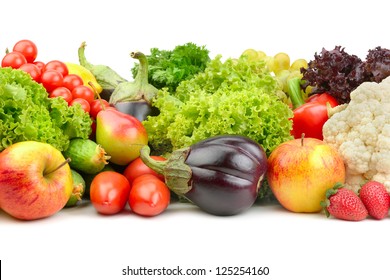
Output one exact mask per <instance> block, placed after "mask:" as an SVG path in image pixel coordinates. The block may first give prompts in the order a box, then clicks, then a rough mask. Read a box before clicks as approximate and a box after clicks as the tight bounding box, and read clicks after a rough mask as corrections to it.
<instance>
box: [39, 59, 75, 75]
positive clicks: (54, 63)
mask: <svg viewBox="0 0 390 280" xmlns="http://www.w3.org/2000/svg"><path fill="white" fill-rule="evenodd" d="M47 70H56V71H58V72H60V73H61V74H62V77H65V76H66V75H68V73H69V70H68V66H66V64H65V63H63V62H62V61H59V60H51V61H49V62H48V63H46V65H45V67H44V68H43V70H42V71H43V72H45V71H47Z"/></svg>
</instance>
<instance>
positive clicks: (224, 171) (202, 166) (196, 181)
mask: <svg viewBox="0 0 390 280" xmlns="http://www.w3.org/2000/svg"><path fill="white" fill-rule="evenodd" d="M140 157H141V159H142V161H143V162H144V163H145V164H146V165H147V166H149V167H150V168H152V169H153V170H155V171H156V172H158V173H160V174H163V175H164V178H165V183H166V185H167V186H168V188H169V189H170V190H171V191H173V192H174V193H176V194H177V195H179V196H184V197H186V198H187V199H188V200H190V201H191V202H192V203H194V204H195V205H197V206H198V207H199V208H200V209H202V210H203V211H205V212H207V213H210V214H213V215H217V216H231V215H236V214H238V213H241V212H243V211H245V210H247V209H249V208H250V207H251V206H252V205H253V204H254V202H255V201H256V199H257V196H258V192H259V188H260V187H261V184H262V182H263V179H264V177H265V174H266V172H267V156H266V153H265V151H264V149H263V147H262V146H261V145H259V144H258V143H257V142H255V141H253V140H252V139H250V138H248V137H245V136H240V135H219V136H214V137H210V138H208V139H205V140H202V141H199V142H198V143H196V144H194V145H192V146H190V147H187V148H183V149H178V150H175V151H173V152H172V154H171V156H170V157H169V158H168V159H167V160H166V161H156V160H153V159H152V158H151V157H150V148H149V147H148V146H144V147H143V148H142V149H141V154H140Z"/></svg>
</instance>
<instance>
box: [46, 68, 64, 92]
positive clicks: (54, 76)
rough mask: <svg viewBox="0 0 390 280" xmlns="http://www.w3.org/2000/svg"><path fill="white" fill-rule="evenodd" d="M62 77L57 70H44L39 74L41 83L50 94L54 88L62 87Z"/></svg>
mask: <svg viewBox="0 0 390 280" xmlns="http://www.w3.org/2000/svg"><path fill="white" fill-rule="evenodd" d="M62 80H63V76H62V74H61V73H60V72H58V71H57V70H46V71H43V72H42V74H41V83H42V85H43V86H44V87H45V89H46V90H47V92H52V91H53V90H54V89H55V88H57V87H61V86H62Z"/></svg>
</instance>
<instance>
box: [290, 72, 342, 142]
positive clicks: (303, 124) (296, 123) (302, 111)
mask: <svg viewBox="0 0 390 280" xmlns="http://www.w3.org/2000/svg"><path fill="white" fill-rule="evenodd" d="M288 83H289V94H290V98H291V101H292V104H293V109H294V117H293V118H292V121H293V128H292V131H291V134H292V135H293V136H294V138H301V137H302V133H304V134H305V137H312V138H317V139H320V140H323V136H322V127H323V125H324V123H325V122H326V121H327V120H328V108H327V103H329V105H330V106H331V107H335V106H337V105H339V104H338V102H337V101H336V99H335V98H334V97H333V96H331V95H330V94H328V93H322V94H315V95H312V96H310V97H309V98H308V99H307V100H306V102H305V101H303V98H302V95H301V89H300V79H299V78H293V79H291V80H290V81H289V82H288Z"/></svg>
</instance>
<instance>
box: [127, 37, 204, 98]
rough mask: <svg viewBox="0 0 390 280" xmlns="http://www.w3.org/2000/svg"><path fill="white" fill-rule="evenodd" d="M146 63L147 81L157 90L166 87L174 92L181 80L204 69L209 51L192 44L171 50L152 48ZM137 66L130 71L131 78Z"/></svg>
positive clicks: (135, 73)
mask: <svg viewBox="0 0 390 280" xmlns="http://www.w3.org/2000/svg"><path fill="white" fill-rule="evenodd" d="M146 58H147V61H148V81H149V83H150V84H152V85H153V86H155V87H156V88H158V89H161V88H163V87H167V88H168V89H169V90H170V91H175V90H176V87H177V86H178V85H179V83H180V82H181V81H183V80H187V79H190V78H192V77H193V76H194V75H195V74H197V73H198V72H201V71H203V70H204V69H205V68H206V65H207V63H208V62H209V61H210V57H209V51H208V50H207V49H206V48H205V46H197V45H196V44H194V43H191V42H190V43H187V44H184V45H178V46H176V47H175V48H174V49H173V50H161V49H159V48H152V49H151V50H150V55H147V56H146ZM138 68H139V64H135V65H134V67H133V68H132V69H131V72H132V74H133V77H135V76H136V75H137V72H138Z"/></svg>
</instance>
